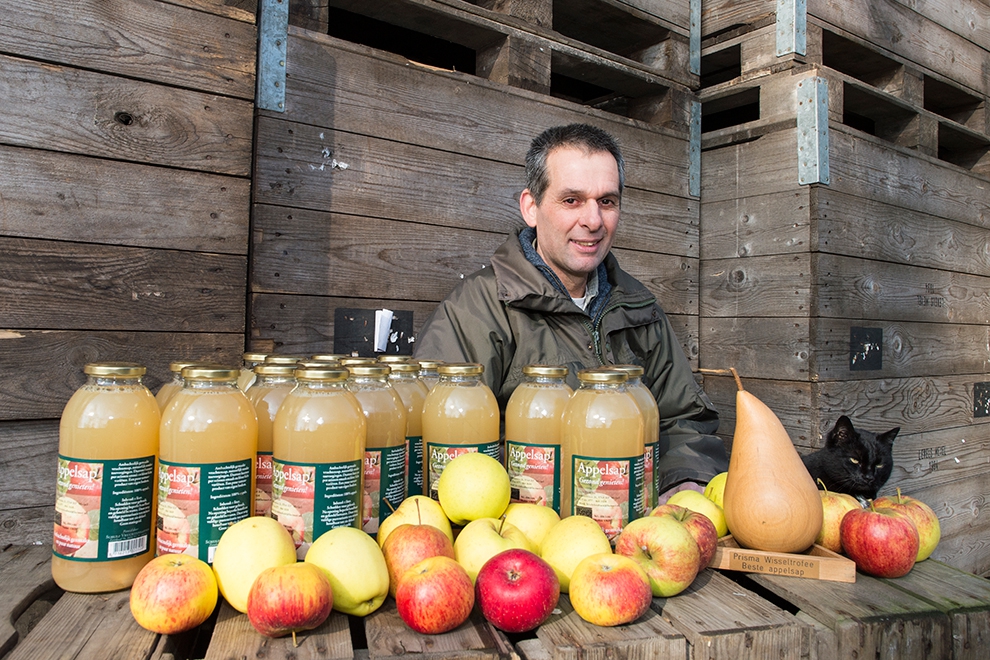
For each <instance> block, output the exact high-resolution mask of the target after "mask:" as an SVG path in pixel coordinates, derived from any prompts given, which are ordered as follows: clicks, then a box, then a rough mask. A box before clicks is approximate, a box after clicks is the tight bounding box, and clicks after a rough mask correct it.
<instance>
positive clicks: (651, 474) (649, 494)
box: [643, 444, 657, 514]
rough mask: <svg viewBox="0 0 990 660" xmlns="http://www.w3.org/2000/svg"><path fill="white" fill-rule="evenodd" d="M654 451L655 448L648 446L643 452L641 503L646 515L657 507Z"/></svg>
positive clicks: (652, 445)
mask: <svg viewBox="0 0 990 660" xmlns="http://www.w3.org/2000/svg"><path fill="white" fill-rule="evenodd" d="M656 450H657V446H656V445H655V444H650V445H646V451H645V452H643V503H644V505H645V508H646V511H645V512H646V513H647V514H649V512H650V511H652V510H653V508H654V507H655V506H656V505H657V486H656V479H655V476H656V472H655V468H654V465H656V460H655V458H654V457H655V456H656Z"/></svg>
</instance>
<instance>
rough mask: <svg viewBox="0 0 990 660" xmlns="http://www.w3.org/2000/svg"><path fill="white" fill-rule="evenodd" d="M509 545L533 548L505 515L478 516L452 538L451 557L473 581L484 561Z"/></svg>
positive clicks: (525, 548)
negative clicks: (452, 553)
mask: <svg viewBox="0 0 990 660" xmlns="http://www.w3.org/2000/svg"><path fill="white" fill-rule="evenodd" d="M444 472H446V469H444ZM441 476H442V475H441ZM509 548H522V549H523V550H529V551H530V552H532V551H533V545H532V544H531V543H530V542H529V539H527V538H526V535H525V534H523V533H522V531H520V530H519V528H518V527H516V526H515V525H513V524H511V523H508V522H506V521H505V519H504V518H479V519H477V520H472V521H471V522H469V523H468V524H467V525H466V526H465V527H464V529H462V530H461V532H460V534H458V535H457V538H456V539H455V540H454V558H455V559H456V560H457V563H458V564H460V565H461V566H463V567H464V570H465V571H467V574H468V575H469V576H470V577H471V582H472V583H474V580H475V578H477V577H478V571H480V570H481V567H482V566H484V565H485V562H486V561H488V560H489V559H491V558H492V557H494V556H495V555H497V554H498V553H500V552H502V551H503V550H508V549H509Z"/></svg>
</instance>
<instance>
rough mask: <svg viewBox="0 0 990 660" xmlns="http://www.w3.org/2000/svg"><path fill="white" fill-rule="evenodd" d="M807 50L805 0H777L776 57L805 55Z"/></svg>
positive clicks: (806, 4) (806, 8)
mask: <svg viewBox="0 0 990 660" xmlns="http://www.w3.org/2000/svg"><path fill="white" fill-rule="evenodd" d="M807 51H808V3H807V0H777V57H782V56H784V55H790V54H792V53H794V54H797V55H806V54H807Z"/></svg>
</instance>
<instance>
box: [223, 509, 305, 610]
mask: <svg viewBox="0 0 990 660" xmlns="http://www.w3.org/2000/svg"><path fill="white" fill-rule="evenodd" d="M294 563H296V545H295V543H293V542H292V536H291V535H290V534H289V532H288V531H286V529H285V527H283V526H282V525H281V523H279V522H278V521H277V520H275V519H274V518H265V517H263V516H252V517H250V518H245V519H244V520H241V521H238V522H236V523H234V524H233V525H231V526H230V527H228V528H227V529H225V530H224V532H223V534H222V535H221V536H220V541H219V542H218V543H217V549H216V551H215V552H214V554H213V572H214V573H215V574H216V578H217V586H219V587H220V593H222V594H223V597H224V598H226V599H227V602H228V603H230V606H231V607H233V608H234V609H235V610H237V611H238V612H244V613H247V603H248V592H249V591H251V585H252V584H253V583H254V580H255V578H257V577H258V575H259V574H260V573H261V572H262V571H263V570H265V569H266V568H272V567H273V566H284V565H285V564H294Z"/></svg>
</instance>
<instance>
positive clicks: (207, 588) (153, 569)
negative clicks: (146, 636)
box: [130, 554, 217, 635]
mask: <svg viewBox="0 0 990 660" xmlns="http://www.w3.org/2000/svg"><path fill="white" fill-rule="evenodd" d="M216 604H217V580H216V578H215V577H214V576H213V571H212V570H210V566H209V564H207V563H206V562H205V561H203V560H201V559H196V558H195V557H191V556H189V555H181V554H167V555H160V556H158V557H155V558H154V559H152V560H151V561H150V562H148V563H147V564H145V565H144V568H142V569H141V571H140V572H139V573H138V574H137V577H135V578H134V584H133V585H132V586H131V601H130V605H131V614H133V615H134V619H135V621H137V622H138V624H139V625H140V626H141V627H142V628H144V629H146V630H150V631H152V632H156V633H159V634H162V635H174V634H176V633H180V632H185V631H186V630H192V629H193V628H195V627H196V626H198V625H199V624H201V623H203V622H204V621H206V620H207V619H208V618H209V616H210V614H212V613H213V608H214V607H216Z"/></svg>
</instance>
